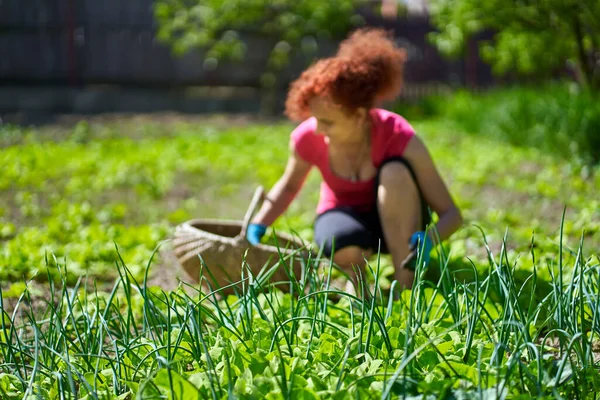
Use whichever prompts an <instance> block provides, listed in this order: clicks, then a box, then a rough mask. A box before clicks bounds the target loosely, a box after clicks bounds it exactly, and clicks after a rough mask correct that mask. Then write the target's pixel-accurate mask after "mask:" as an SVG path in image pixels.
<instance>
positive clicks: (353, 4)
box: [154, 0, 366, 86]
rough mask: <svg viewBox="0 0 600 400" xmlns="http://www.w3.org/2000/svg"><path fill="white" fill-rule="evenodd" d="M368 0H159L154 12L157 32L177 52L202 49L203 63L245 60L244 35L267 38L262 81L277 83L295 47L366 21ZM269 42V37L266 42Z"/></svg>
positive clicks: (307, 48)
mask: <svg viewBox="0 0 600 400" xmlns="http://www.w3.org/2000/svg"><path fill="white" fill-rule="evenodd" d="M365 3H366V1H365V0H331V1H326V2H323V1H320V0H277V1H272V0H208V1H207V0H194V1H188V2H182V1H177V2H174V1H170V0H159V1H156V2H155V8H154V10H155V16H156V18H157V20H158V23H159V30H158V38H159V39H160V40H163V41H165V42H167V43H170V44H171V45H172V47H173V50H174V51H175V53H177V54H183V53H185V52H187V51H189V50H192V49H198V48H199V49H204V50H205V51H206V53H205V64H204V66H205V68H207V69H214V68H216V66H217V65H218V62H219V61H220V60H222V59H233V60H237V61H241V60H243V59H244V57H245V55H246V51H247V43H246V42H245V40H244V37H243V35H244V34H246V33H250V32H254V33H258V34H261V35H263V37H266V38H268V39H269V42H270V45H271V46H272V48H271V50H270V58H269V61H268V65H267V71H265V72H268V74H266V75H264V76H263V78H264V79H263V83H264V84H265V85H266V86H270V85H272V84H273V83H274V80H273V79H274V75H273V71H277V70H280V69H282V68H283V67H285V66H286V65H287V64H288V62H289V60H290V57H291V56H292V55H293V54H294V53H295V50H296V49H297V48H299V49H302V50H303V51H304V52H305V53H308V54H311V53H314V52H315V50H316V46H317V41H316V39H318V38H337V37H342V36H344V35H345V34H346V32H347V31H348V30H349V29H350V27H352V26H357V25H360V24H361V23H362V18H361V17H360V16H358V14H357V13H356V10H357V8H358V7H359V6H361V5H363V4H365ZM265 43H267V42H265Z"/></svg>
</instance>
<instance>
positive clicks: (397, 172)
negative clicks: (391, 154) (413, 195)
mask: <svg viewBox="0 0 600 400" xmlns="http://www.w3.org/2000/svg"><path fill="white" fill-rule="evenodd" d="M379 185H380V186H381V185H383V186H386V187H398V185H401V186H402V187H405V185H409V186H413V187H415V182H414V181H413V177H412V175H411V173H410V170H409V169H408V167H407V166H406V165H405V164H404V163H402V162H399V161H392V162H388V163H386V164H385V165H383V166H382V167H381V169H380V170H379ZM415 189H416V187H415Z"/></svg>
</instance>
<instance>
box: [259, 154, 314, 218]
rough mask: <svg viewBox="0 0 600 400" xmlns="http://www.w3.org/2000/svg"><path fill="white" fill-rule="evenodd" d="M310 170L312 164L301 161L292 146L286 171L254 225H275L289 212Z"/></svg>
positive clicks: (265, 202) (267, 197) (261, 209)
mask: <svg viewBox="0 0 600 400" xmlns="http://www.w3.org/2000/svg"><path fill="white" fill-rule="evenodd" d="M310 168H311V164H309V163H308V162H306V161H304V160H303V159H301V158H300V157H299V156H298V155H297V154H296V152H295V150H294V148H293V146H292V145H291V144H290V156H289V159H288V162H287V165H286V167H285V171H284V173H283V175H282V176H281V178H279V180H278V181H277V183H276V184H275V185H274V186H273V188H272V189H271V190H270V191H269V193H268V194H267V196H266V198H265V201H264V202H263V205H262V207H261V208H260V210H259V211H258V213H257V214H256V215H255V217H254V218H253V219H252V223H254V224H263V225H266V226H269V225H271V224H273V222H275V220H276V219H277V218H279V216H280V215H281V214H283V213H284V212H285V210H287V208H288V206H289V205H290V203H291V202H292V200H294V198H295V197H296V195H297V194H298V192H299V191H300V189H301V188H302V185H303V184H304V181H305V180H306V177H307V176H308V173H309V172H310Z"/></svg>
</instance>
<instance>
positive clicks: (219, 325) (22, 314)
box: [0, 246, 600, 399]
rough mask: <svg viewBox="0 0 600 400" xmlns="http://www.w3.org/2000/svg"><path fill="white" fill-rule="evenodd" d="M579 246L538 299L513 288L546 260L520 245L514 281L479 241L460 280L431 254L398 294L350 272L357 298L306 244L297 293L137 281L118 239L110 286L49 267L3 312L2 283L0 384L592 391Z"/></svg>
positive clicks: (128, 391)
mask: <svg viewBox="0 0 600 400" xmlns="http://www.w3.org/2000/svg"><path fill="white" fill-rule="evenodd" d="M581 249H582V247H581V246H580V249H579V252H578V254H579V255H578V257H577V260H576V261H575V265H574V266H572V267H571V268H570V269H572V270H574V271H575V273H574V274H572V277H571V279H570V280H566V279H563V278H562V271H563V269H564V267H565V266H563V261H564V260H563V258H562V257H561V256H560V254H559V258H558V260H556V262H557V263H558V266H559V272H560V273H561V274H560V275H558V276H557V279H556V280H555V281H554V282H553V283H554V287H555V290H554V291H553V292H551V293H550V294H548V295H547V296H546V297H545V298H544V299H543V300H542V301H540V302H536V301H533V298H532V297H529V296H528V295H526V297H529V301H528V302H526V303H525V305H523V304H522V303H521V302H520V301H519V298H520V297H521V295H522V294H523V293H530V292H531V290H530V289H531V286H535V285H536V282H537V270H538V268H540V269H541V268H544V266H543V265H541V264H538V261H537V259H536V258H535V256H534V257H533V260H532V262H533V268H532V271H533V272H532V273H531V275H530V279H529V280H528V282H526V284H525V285H523V286H519V285H517V284H516V282H515V280H514V276H513V272H514V269H513V267H512V266H511V260H509V258H508V257H507V254H508V252H507V251H506V248H503V249H502V250H501V252H500V254H493V253H492V252H491V251H490V250H489V249H488V257H489V263H488V268H489V273H488V275H487V277H485V278H484V279H482V280H481V281H479V280H476V281H474V282H471V283H461V282H459V281H457V280H456V278H455V276H454V274H453V273H451V272H450V271H448V269H447V268H444V271H445V272H444V273H443V274H442V278H441V279H440V280H439V281H437V282H432V281H428V280H425V279H423V276H424V273H425V270H424V269H423V267H422V266H419V267H418V269H417V275H416V281H415V286H414V288H413V290H411V291H404V292H402V293H401V294H400V296H399V300H397V301H393V298H394V293H395V283H393V284H392V287H391V291H390V292H391V296H390V297H389V300H387V299H385V297H384V298H382V297H381V294H380V292H379V290H378V285H377V279H376V281H375V286H374V288H375V290H372V289H370V286H369V285H368V284H367V282H365V281H362V282H361V283H360V285H359V286H360V293H361V295H360V296H359V297H357V296H354V295H350V294H348V293H346V292H343V291H340V290H338V289H335V288H334V287H332V286H330V282H329V280H328V279H327V278H325V279H323V276H322V274H321V272H319V271H318V268H317V265H318V260H317V259H313V260H308V263H307V266H306V271H305V274H303V279H298V280H297V279H296V278H292V282H291V284H290V288H293V287H296V286H297V287H298V288H299V291H297V292H294V291H293V290H292V291H289V292H287V293H284V292H282V291H281V290H279V289H278V288H277V287H276V286H275V285H274V284H272V283H271V282H269V281H268V280H262V279H255V280H253V281H250V280H249V281H247V282H246V284H244V286H243V287H244V289H243V291H242V292H240V293H239V294H238V296H228V297H225V298H222V297H219V296H218V293H219V291H220V289H219V288H215V290H214V291H211V292H208V291H205V290H201V289H200V288H194V287H187V288H185V287H183V286H181V287H180V288H179V289H177V290H175V291H173V292H165V291H163V290H162V289H160V288H155V287H149V286H148V284H147V276H148V274H147V273H146V276H145V278H143V279H142V280H137V279H136V278H135V277H134V276H133V275H132V274H131V271H129V270H128V268H127V266H126V265H125V264H124V263H123V261H122V259H121V258H120V257H119V256H118V253H117V258H118V260H119V261H118V262H117V267H118V271H119V275H120V278H119V279H118V280H117V282H116V283H115V285H114V287H113V289H112V290H111V291H109V292H99V291H98V290H97V288H95V287H89V286H86V284H85V283H83V282H85V280H81V281H79V282H78V283H77V284H76V285H75V286H74V287H72V288H68V286H67V284H66V283H67V282H66V281H65V280H62V282H61V285H60V286H55V285H54V284H52V283H51V284H50V293H49V297H48V298H47V299H46V300H45V301H44V304H43V305H41V306H40V305H38V306H37V308H34V307H33V306H32V304H36V302H34V301H32V296H31V293H30V291H29V289H28V287H26V288H25V291H24V292H23V293H22V295H21V296H20V297H19V300H18V301H17V303H16V304H15V305H14V310H13V311H12V313H11V314H9V313H8V312H7V309H6V306H5V303H4V299H3V296H2V293H3V292H2V291H0V311H1V312H2V315H3V318H2V320H1V322H2V323H1V325H0V370H1V371H2V374H1V375H0V390H1V391H2V394H3V396H5V397H6V396H14V397H21V396H22V397H27V396H43V397H64V398H69V397H70V396H75V397H77V398H80V397H86V396H87V398H117V399H125V398H129V397H133V396H136V397H149V396H161V397H163V396H166V397H168V398H173V399H184V398H186V399H187V398H222V397H224V396H228V397H232V396H233V397H239V398H257V397H265V398H297V397H304V398H322V397H329V396H334V397H335V398H340V399H346V398H347V399H350V398H355V397H357V396H358V397H361V398H386V399H387V398H392V397H397V396H400V395H406V396H414V395H418V394H421V395H435V396H448V395H453V396H455V397H459V396H469V397H470V396H482V395H489V396H495V397H501V398H510V397H516V396H520V395H529V396H535V397H540V396H542V397H543V396H569V397H573V396H575V397H577V396H586V395H589V394H591V393H596V394H598V393H600V381H599V380H598V379H597V377H598V368H599V367H600V366H599V365H598V363H599V362H600V361H599V358H600V357H599V356H600V354H598V347H597V346H598V340H599V338H598V335H599V334H600V323H599V321H600V304H599V303H598V299H599V298H600V297H599V295H600V264H599V263H598V262H599V260H598V259H595V260H594V259H588V260H585V259H584V258H583V257H581V254H582V251H581ZM151 262H152V260H150V262H149V263H148V266H150V264H151ZM441 262H442V264H443V265H445V266H447V262H448V260H447V259H445V258H444V257H443V256H442V257H441ZM276 264H278V266H279V267H280V268H287V265H286V262H285V261H284V260H280V261H279V262H278V263H277V262H276ZM372 267H373V269H374V270H375V271H374V272H375V275H376V276H377V275H378V271H379V264H378V265H375V266H372ZM64 268H65V266H64V265H62V266H61V270H63V271H64ZM242 277H243V274H242ZM184 289H185V290H184ZM332 296H337V297H338V299H339V300H333V299H332ZM38 304H39V303H38ZM25 327H26V328H27V329H25V330H24V329H23V328H25Z"/></svg>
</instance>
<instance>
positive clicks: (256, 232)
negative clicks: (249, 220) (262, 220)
mask: <svg viewBox="0 0 600 400" xmlns="http://www.w3.org/2000/svg"><path fill="white" fill-rule="evenodd" d="M266 231H267V226H266V225H263V224H250V225H248V229H247V230H246V240H248V242H250V244H251V245H253V246H256V245H257V244H259V243H260V239H261V238H262V237H263V236H264V235H265V232H266Z"/></svg>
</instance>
